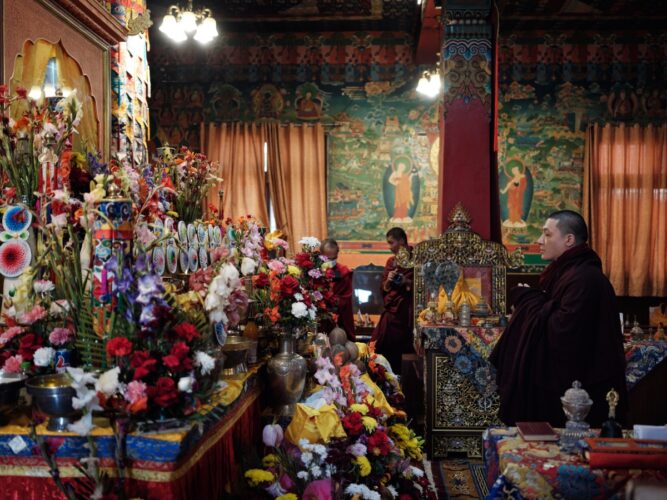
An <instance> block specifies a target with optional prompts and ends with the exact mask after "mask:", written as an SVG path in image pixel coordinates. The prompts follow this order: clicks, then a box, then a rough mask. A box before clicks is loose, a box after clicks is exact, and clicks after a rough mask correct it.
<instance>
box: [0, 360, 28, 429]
mask: <svg viewBox="0 0 667 500" xmlns="http://www.w3.org/2000/svg"><path fill="white" fill-rule="evenodd" d="M24 384H25V377H24V376H23V375H19V374H15V373H4V372H0V425H6V424H7V415H8V414H9V413H10V412H11V411H12V410H13V409H14V408H15V407H16V404H17V403H18V400H19V393H20V392H21V387H23V385H24Z"/></svg>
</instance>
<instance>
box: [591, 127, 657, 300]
mask: <svg viewBox="0 0 667 500" xmlns="http://www.w3.org/2000/svg"><path fill="white" fill-rule="evenodd" d="M665 193H667V125H665V124H663V125H660V126H653V125H649V126H647V127H641V126H639V125H624V124H621V125H611V124H607V125H605V126H600V125H597V124H595V125H593V126H591V127H590V128H589V130H588V136H587V143H586V158H585V160H584V217H587V219H588V223H589V228H590V233H591V246H592V247H593V248H594V249H595V250H596V251H597V252H598V254H599V255H600V258H601V259H602V264H603V269H604V272H605V274H606V275H607V276H609V280H610V281H611V283H612V285H614V289H615V290H616V294H617V295H630V296H637V297H641V296H647V295H648V296H655V297H661V296H665V295H667V233H665V227H667V195H666V194H665Z"/></svg>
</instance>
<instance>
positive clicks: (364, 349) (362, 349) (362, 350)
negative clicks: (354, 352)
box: [355, 342, 368, 358]
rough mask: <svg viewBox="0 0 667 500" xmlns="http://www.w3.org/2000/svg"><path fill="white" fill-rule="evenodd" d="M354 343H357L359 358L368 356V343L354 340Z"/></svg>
mask: <svg viewBox="0 0 667 500" xmlns="http://www.w3.org/2000/svg"><path fill="white" fill-rule="evenodd" d="M355 344H357V349H359V357H360V358H365V357H366V356H368V344H365V343H364V342H355Z"/></svg>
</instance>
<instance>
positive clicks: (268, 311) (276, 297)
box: [252, 238, 333, 332]
mask: <svg viewBox="0 0 667 500" xmlns="http://www.w3.org/2000/svg"><path fill="white" fill-rule="evenodd" d="M315 242H316V243H315ZM312 243H313V245H312V246H310V247H306V248H304V250H306V249H307V251H303V252H300V253H297V254H296V256H295V258H294V259H287V258H285V257H278V258H275V259H271V260H268V261H266V262H262V263H261V264H260V265H259V267H258V269H257V272H256V274H255V275H254V276H253V277H252V284H253V289H254V296H253V298H254V300H255V301H256V303H257V305H258V311H259V314H258V319H259V320H260V321H261V322H263V323H264V325H266V326H273V325H276V326H278V327H279V328H280V329H282V330H284V331H287V332H293V331H295V330H302V329H305V328H307V327H308V326H310V325H313V324H314V323H315V322H316V320H317V316H318V314H320V315H322V314H326V313H328V312H329V310H330V309H331V305H332V303H333V292H332V288H331V287H332V282H331V278H332V276H331V273H330V272H327V271H326V270H324V269H323V268H322V264H323V263H324V262H325V259H321V258H320V255H319V241H317V240H316V239H315V238H313V241H312ZM314 248H317V249H318V250H314Z"/></svg>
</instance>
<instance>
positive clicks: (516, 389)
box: [490, 210, 627, 427]
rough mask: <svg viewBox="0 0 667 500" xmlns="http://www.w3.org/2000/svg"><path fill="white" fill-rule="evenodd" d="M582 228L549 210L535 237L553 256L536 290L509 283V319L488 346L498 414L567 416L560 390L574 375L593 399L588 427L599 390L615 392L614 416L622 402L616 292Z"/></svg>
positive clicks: (509, 419)
mask: <svg viewBox="0 0 667 500" xmlns="http://www.w3.org/2000/svg"><path fill="white" fill-rule="evenodd" d="M587 239H588V230H587V228H586V223H585V222H584V220H583V218H582V217H581V216H580V215H579V214H577V213H576V212H572V211H569V210H562V211H559V212H555V213H553V214H552V215H551V216H550V217H549V218H548V219H547V222H546V224H545V225H544V228H543V234H542V236H541V237H540V239H539V240H538V243H539V245H540V250H541V253H542V258H543V259H546V260H553V262H552V263H551V264H550V265H549V266H548V267H547V268H546V269H545V270H544V272H543V273H542V275H541V276H540V284H539V289H534V288H529V287H527V286H525V285H523V286H518V287H515V288H513V289H512V290H511V291H510V294H509V297H508V298H509V302H510V304H512V305H513V306H514V312H513V314H512V319H511V321H510V323H509V325H508V326H507V329H506V330H505V332H504V333H503V335H502V337H501V338H500V340H499V341H498V344H497V345H496V347H495V349H494V350H493V352H492V354H491V357H490V361H491V363H492V364H493V365H494V366H495V367H496V369H497V382H498V391H499V393H500V415H499V416H500V419H501V420H502V421H503V422H504V423H505V424H508V425H513V424H514V423H516V422H517V421H547V422H550V423H551V424H552V425H554V426H559V427H562V426H563V424H564V423H565V420H566V418H565V414H564V413H563V409H562V404H561V400H560V398H561V396H563V394H564V393H565V391H566V390H567V389H569V388H570V387H572V382H574V381H575V380H578V381H579V382H581V384H582V387H583V388H584V389H585V390H586V391H587V392H588V394H589V396H590V398H591V399H592V400H593V406H592V408H591V410H590V412H589V414H588V417H587V418H586V421H587V422H588V423H589V424H591V426H600V424H601V423H602V422H603V421H605V420H606V418H607V414H608V406H607V402H606V400H605V396H606V394H607V392H608V391H609V390H610V389H612V388H613V389H615V390H616V391H617V392H618V393H619V395H620V401H619V407H618V409H617V418H618V419H619V420H621V421H622V419H623V415H624V413H625V409H626V408H627V390H626V386H625V354H624V350H623V337H622V332H621V324H620V319H619V314H618V308H617V305H616V294H615V293H614V289H613V287H612V286H611V283H609V280H608V279H607V278H606V277H605V275H604V274H603V273H602V263H601V261H600V258H599V257H598V255H597V254H596V253H595V252H594V251H593V250H592V249H591V248H590V247H589V246H588V245H587V244H586V241H587Z"/></svg>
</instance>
